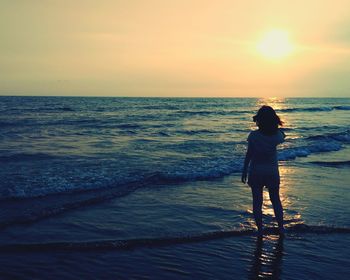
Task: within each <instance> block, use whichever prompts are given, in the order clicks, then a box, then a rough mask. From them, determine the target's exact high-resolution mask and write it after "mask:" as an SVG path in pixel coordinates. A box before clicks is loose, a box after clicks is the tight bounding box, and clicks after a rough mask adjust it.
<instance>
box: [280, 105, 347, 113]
mask: <svg viewBox="0 0 350 280" xmlns="http://www.w3.org/2000/svg"><path fill="white" fill-rule="evenodd" d="M333 110H339V111H340V110H341V111H349V110H350V106H330V107H307V108H285V109H277V110H276V111H277V112H281V113H289V112H328V111H333Z"/></svg>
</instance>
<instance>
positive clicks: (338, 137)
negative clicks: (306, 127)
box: [306, 130, 350, 143]
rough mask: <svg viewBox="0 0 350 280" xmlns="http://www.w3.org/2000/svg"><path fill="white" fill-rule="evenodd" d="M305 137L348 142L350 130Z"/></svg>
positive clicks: (316, 139) (315, 139)
mask: <svg viewBox="0 0 350 280" xmlns="http://www.w3.org/2000/svg"><path fill="white" fill-rule="evenodd" d="M306 139H307V140H313V141H324V142H329V141H332V140H335V141H339V142H345V143H347V142H350V130H346V131H342V132H336V133H326V134H321V135H313V136H309V137H307V138H306Z"/></svg>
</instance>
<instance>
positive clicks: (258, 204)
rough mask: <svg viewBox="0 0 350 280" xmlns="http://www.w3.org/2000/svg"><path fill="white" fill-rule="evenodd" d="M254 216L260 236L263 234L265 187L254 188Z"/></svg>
mask: <svg viewBox="0 0 350 280" xmlns="http://www.w3.org/2000/svg"><path fill="white" fill-rule="evenodd" d="M251 189H252V195H253V214H254V219H255V223H256V226H257V227H258V232H259V234H262V210H261V208H262V203H263V186H253V187H252V188H251Z"/></svg>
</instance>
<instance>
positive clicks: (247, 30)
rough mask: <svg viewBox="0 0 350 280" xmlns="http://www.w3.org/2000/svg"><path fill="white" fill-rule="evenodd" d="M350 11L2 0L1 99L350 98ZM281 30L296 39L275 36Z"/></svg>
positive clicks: (152, 1)
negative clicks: (28, 97) (29, 97)
mask: <svg viewBox="0 0 350 280" xmlns="http://www.w3.org/2000/svg"><path fill="white" fill-rule="evenodd" d="M349 11H350V1H348V0H317V1H316V0H302V1H301V0H294V1H290V0H288V1H285V0H278V1H275V0H270V1H269V0H266V1H262V0H255V1H253V0H247V1H241V0H239V1H238V0H216V1H212V0H177V1H170V0H124V1H120V0H111V1H108V0H99V1H97V0H96V1H90V0H74V1H71V0H70V1H66V0H60V1H59V0H57V1H54V0H40V1H37V0H31V1H26V0H22V1H20V0H1V2H0V38H1V41H0V95H81V96H164V97H177V96H179V97H180V96H193V97H284V96H285V97H326V96H331V97H350V78H349V75H348V73H350V18H349V16H348V15H349ZM274 30H275V31H276V30H277V31H278V32H282V33H283V34H284V35H285V36H286V37H287V39H285V41H284V42H280V41H281V40H282V39H281V38H279V37H278V36H277V38H274V39H272V41H271V39H267V38H269V37H268V36H269V35H268V34H271V31H272V32H273V31H274ZM266 40H268V41H267V42H266ZM286 40H287V43H286ZM264 42H265V43H267V45H271V44H272V45H274V46H272V50H268V53H266V52H263V51H261V49H259V46H261V44H264ZM276 44H277V46H276ZM281 44H282V46H281ZM283 44H284V45H286V44H287V47H286V46H285V48H287V49H288V50H287V51H285V53H282V55H280V56H278V57H275V55H274V54H276V52H277V53H278V52H279V51H281V48H283ZM269 52H270V53H269ZM271 52H272V53H271Z"/></svg>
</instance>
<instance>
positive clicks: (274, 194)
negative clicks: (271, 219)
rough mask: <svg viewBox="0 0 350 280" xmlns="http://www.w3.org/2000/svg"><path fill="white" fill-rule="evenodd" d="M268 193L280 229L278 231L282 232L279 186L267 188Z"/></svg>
mask: <svg viewBox="0 0 350 280" xmlns="http://www.w3.org/2000/svg"><path fill="white" fill-rule="evenodd" d="M269 195H270V200H271V203H272V206H273V211H274V212H275V217H276V220H277V223H278V228H279V229H280V232H281V233H283V232H284V227H283V207H282V203H281V199H280V193H279V187H274V188H269Z"/></svg>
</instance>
